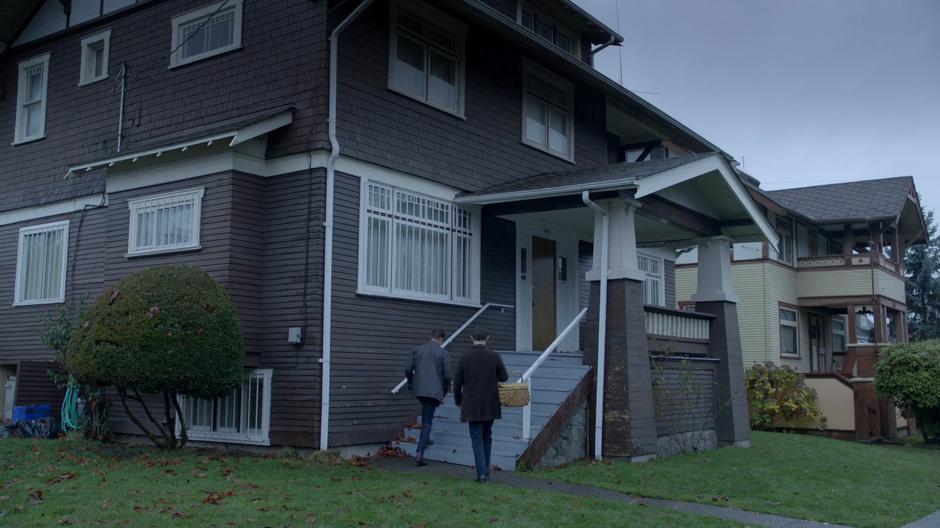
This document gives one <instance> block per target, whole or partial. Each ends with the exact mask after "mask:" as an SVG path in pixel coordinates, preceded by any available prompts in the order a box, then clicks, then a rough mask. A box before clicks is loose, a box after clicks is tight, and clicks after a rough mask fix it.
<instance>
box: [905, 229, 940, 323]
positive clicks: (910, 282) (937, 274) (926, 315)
mask: <svg viewBox="0 0 940 528" xmlns="http://www.w3.org/2000/svg"><path fill="white" fill-rule="evenodd" d="M926 220H927V243H926V244H919V245H916V246H913V247H911V248H910V249H908V251H907V254H906V255H905V256H904V267H905V268H906V270H907V309H908V324H909V328H910V337H911V341H922V340H925V339H936V338H940V236H938V233H937V225H936V224H935V223H934V216H933V211H929V212H928V213H927V218H926Z"/></svg>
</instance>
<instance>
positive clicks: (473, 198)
mask: <svg viewBox="0 0 940 528" xmlns="http://www.w3.org/2000/svg"><path fill="white" fill-rule="evenodd" d="M636 188H637V186H636V178H621V179H617V180H609V181H600V182H584V183H575V184H572V185H562V186H559V187H546V188H542V189H531V190H525V191H506V192H501V193H499V192H498V193H493V194H480V195H470V196H458V197H456V198H454V202H455V203H459V204H467V205H491V204H497V203H506V202H519V201H523V200H535V199H538V198H555V197H558V196H567V195H569V194H574V193H577V192H579V191H580V192H583V191H584V190H586V189H587V190H591V191H594V192H596V191H603V190H617V191H619V190H622V189H636Z"/></svg>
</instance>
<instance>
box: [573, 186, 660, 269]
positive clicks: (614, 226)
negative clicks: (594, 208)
mask: <svg viewBox="0 0 940 528" xmlns="http://www.w3.org/2000/svg"><path fill="white" fill-rule="evenodd" d="M598 203H599V204H600V205H602V206H603V207H604V208H605V209H607V214H608V216H609V217H610V238H609V243H608V251H607V265H608V271H607V278H608V279H609V280H614V279H632V280H637V281H643V280H645V279H646V274H645V273H643V272H642V271H640V269H639V265H638V264H637V256H636V217H635V212H636V210H637V209H638V208H639V207H640V203H639V202H636V201H634V200H628V199H623V198H617V199H613V200H604V201H600V202H598ZM603 218H604V217H603V215H602V214H601V213H600V212H595V213H594V259H593V262H594V265H593V267H592V269H591V271H589V272H587V276H586V278H587V280H589V281H596V280H600V278H601V265H600V262H601V244H602V241H601V231H602V225H603Z"/></svg>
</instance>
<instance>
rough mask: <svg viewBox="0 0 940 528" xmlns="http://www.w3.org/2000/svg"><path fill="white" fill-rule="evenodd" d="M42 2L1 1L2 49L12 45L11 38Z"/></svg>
mask: <svg viewBox="0 0 940 528" xmlns="http://www.w3.org/2000/svg"><path fill="white" fill-rule="evenodd" d="M41 2H42V0H3V1H2V2H0V51H3V50H4V48H9V47H10V40H12V39H13V36H14V35H16V32H17V31H18V30H19V29H20V27H21V26H22V25H23V24H25V23H26V22H27V19H29V17H30V16H31V15H32V14H33V13H34V12H35V11H36V8H38V7H39V4H40V3H41Z"/></svg>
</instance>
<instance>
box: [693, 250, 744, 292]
mask: <svg viewBox="0 0 940 528" xmlns="http://www.w3.org/2000/svg"><path fill="white" fill-rule="evenodd" d="M692 300H693V301H695V302H697V303H698V302H712V301H726V302H732V303H736V302H738V296H737V295H735V294H734V289H733V288H732V286H731V239H730V238H728V237H713V238H705V239H701V240H699V241H698V291H697V292H696V293H695V295H693V296H692Z"/></svg>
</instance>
